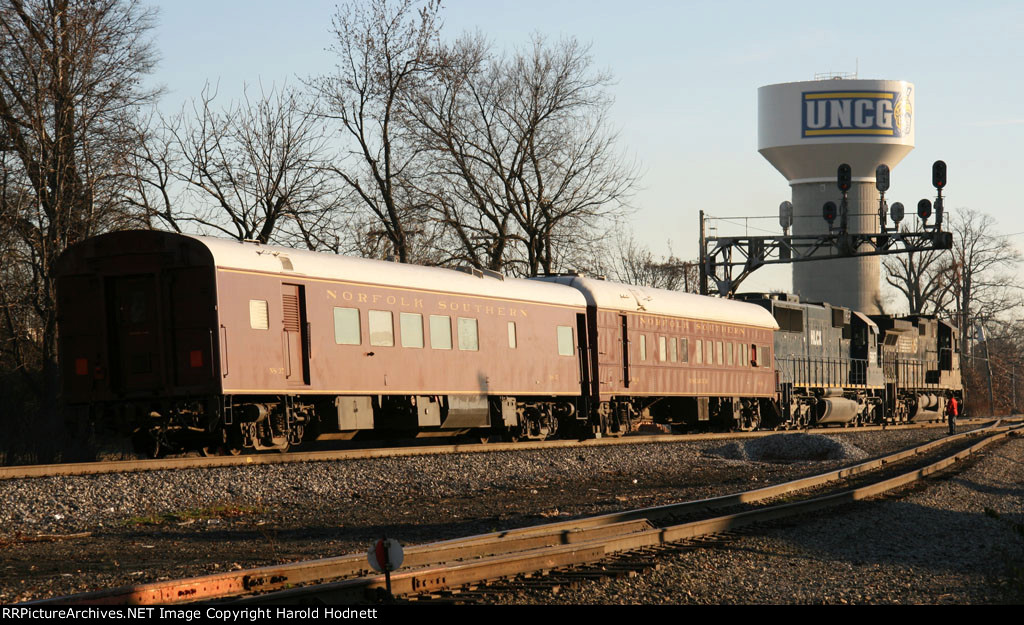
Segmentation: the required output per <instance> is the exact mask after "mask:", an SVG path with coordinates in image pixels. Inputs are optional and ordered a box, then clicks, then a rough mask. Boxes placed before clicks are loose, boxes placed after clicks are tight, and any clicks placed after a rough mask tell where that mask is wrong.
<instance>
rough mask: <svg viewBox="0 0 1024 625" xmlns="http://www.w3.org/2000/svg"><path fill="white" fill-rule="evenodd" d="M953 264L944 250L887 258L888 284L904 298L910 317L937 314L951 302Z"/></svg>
mask: <svg viewBox="0 0 1024 625" xmlns="http://www.w3.org/2000/svg"><path fill="white" fill-rule="evenodd" d="M902 229H903V231H904V232H906V231H907V228H906V227H905V226H904V227H903V228H902ZM951 263H952V257H951V256H950V254H949V253H948V252H946V251H944V250H932V251H928V252H919V253H918V252H915V253H912V254H897V255H893V256H886V257H885V260H884V261H883V265H884V266H885V271H886V276H885V281H886V282H888V283H889V284H890V285H892V286H893V287H894V288H895V289H896V290H897V291H899V292H900V293H901V294H902V295H903V297H904V298H905V299H906V302H907V307H908V310H909V312H910V314H912V315H916V314H937V313H938V312H940V311H944V310H946V308H947V307H948V305H949V304H950V303H951V298H952V293H951V288H952V284H951V282H950V279H949V278H950V271H949V270H950V267H951Z"/></svg>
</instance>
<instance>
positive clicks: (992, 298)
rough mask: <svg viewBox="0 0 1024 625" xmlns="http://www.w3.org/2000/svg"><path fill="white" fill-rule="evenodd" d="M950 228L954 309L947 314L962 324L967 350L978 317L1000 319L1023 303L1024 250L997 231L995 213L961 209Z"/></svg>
mask: <svg viewBox="0 0 1024 625" xmlns="http://www.w3.org/2000/svg"><path fill="white" fill-rule="evenodd" d="M949 230H950V232H952V233H953V249H952V250H951V252H952V259H951V262H950V264H949V268H948V270H947V278H946V279H947V280H948V281H949V283H950V285H951V286H950V292H951V296H952V302H951V308H952V310H947V311H946V316H949V317H951V318H953V319H954V320H955V322H956V323H957V325H959V327H960V336H961V345H963V346H964V349H965V350H966V349H967V346H968V342H967V338H968V337H969V336H971V334H972V332H973V328H972V326H973V325H974V324H975V323H976V322H977V321H979V320H992V319H997V318H999V317H1000V316H1001V315H1003V314H1004V313H1006V312H1008V311H1010V310H1012V309H1013V308H1015V307H1017V306H1020V305H1021V303H1022V300H1021V290H1020V287H1019V286H1018V284H1017V280H1016V278H1015V270H1016V268H1017V266H1018V265H1019V264H1020V261H1021V254H1020V251H1018V250H1017V248H1015V247H1014V246H1013V245H1012V244H1010V243H1009V242H1008V241H1007V240H1006V238H1005V237H1003V236H1000V235H999V234H998V233H997V232H996V221H995V219H993V218H992V216H991V215H987V214H984V213H980V212H978V211H974V210H971V209H961V210H958V211H957V212H956V213H954V215H952V216H951V217H950V219H949ZM940 314H941V313H940Z"/></svg>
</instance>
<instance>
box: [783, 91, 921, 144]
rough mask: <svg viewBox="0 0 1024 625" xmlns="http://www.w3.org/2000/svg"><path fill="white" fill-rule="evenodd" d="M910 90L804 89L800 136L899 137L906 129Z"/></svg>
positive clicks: (909, 106) (907, 128)
mask: <svg viewBox="0 0 1024 625" xmlns="http://www.w3.org/2000/svg"><path fill="white" fill-rule="evenodd" d="M911 114H912V111H911V105H910V90H909V89H908V90H907V94H906V95H905V96H904V95H903V94H901V93H899V92H898V91H805V92H804V93H803V136H804V137H837V136H857V135H867V136H883V137H902V136H903V135H905V134H907V133H909V132H910V120H911Z"/></svg>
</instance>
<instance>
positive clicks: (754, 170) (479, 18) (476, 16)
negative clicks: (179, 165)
mask: <svg viewBox="0 0 1024 625" xmlns="http://www.w3.org/2000/svg"><path fill="white" fill-rule="evenodd" d="M155 4H156V5H157V6H159V9H160V16H159V27H158V29H157V31H156V33H155V43H156V46H157V48H158V50H159V51H160V54H161V59H162V60H161V63H160V65H159V67H158V69H157V73H156V74H155V75H154V76H153V80H154V81H155V82H158V83H161V84H163V85H165V86H166V88H167V89H168V93H167V96H166V97H165V101H164V108H165V109H167V110H174V109H176V108H177V107H179V106H180V104H181V102H182V101H184V100H186V99H188V98H191V97H195V96H197V95H199V92H200V90H201V89H202V86H203V84H204V83H205V82H206V81H207V80H210V81H218V80H219V82H220V94H221V95H222V96H223V97H224V98H226V99H227V98H235V97H238V96H239V95H240V94H241V89H242V84H243V83H249V84H254V85H255V84H258V83H259V82H261V81H262V83H263V84H264V85H269V84H274V83H277V84H280V83H282V82H284V81H289V82H291V83H298V80H297V78H296V77H302V76H309V75H315V74H319V73H324V72H327V71H330V69H331V67H332V64H333V59H332V57H331V55H330V53H329V52H327V51H326V48H328V47H329V46H330V44H331V35H330V32H329V29H330V22H331V17H332V15H333V14H334V13H335V5H336V2H325V1H321V0H294V1H293V2H287V3H286V2H281V1H280V0H275V1H269V0H246V1H242V0H206V1H204V2H198V1H196V0H174V1H167V2H157V3H155ZM443 16H444V22H445V27H444V36H445V37H446V38H454V37H456V36H458V35H459V34H461V33H462V32H464V31H467V30H479V31H480V32H482V33H483V34H485V35H487V36H488V37H490V38H491V39H492V40H493V41H494V42H495V44H497V45H500V46H507V47H513V46H517V45H523V44H525V43H526V42H528V40H529V38H530V35H531V34H532V33H541V34H544V35H547V36H549V37H550V38H552V39H557V38H559V37H562V36H566V37H575V38H576V39H578V40H580V41H582V42H585V43H590V44H591V45H592V56H593V61H594V66H595V67H597V68H602V69H607V70H609V71H610V72H611V73H612V74H613V75H614V76H615V80H616V84H615V85H614V87H613V89H612V95H613V96H614V98H615V104H614V106H613V108H612V120H613V123H614V124H615V126H616V127H617V128H618V129H619V131H620V147H621V148H622V149H623V150H625V151H626V153H627V154H629V155H630V156H631V157H634V158H636V159H637V160H638V161H639V162H640V164H641V165H642V167H643V171H644V176H643V180H642V187H643V188H642V190H641V191H640V192H639V193H638V194H637V195H636V196H635V197H634V199H633V204H634V206H635V207H636V212H635V213H634V216H633V219H632V226H633V229H634V231H635V233H636V235H637V238H638V240H640V241H641V242H643V243H645V244H647V245H648V246H650V247H651V248H652V249H653V250H654V251H656V252H658V253H664V252H665V251H667V241H668V240H671V241H672V247H673V250H674V251H675V253H676V254H677V255H679V256H683V257H688V258H693V257H695V256H696V254H697V228H698V211H700V210H701V209H704V210H705V211H707V212H709V213H711V214H714V215H720V216H724V215H730V216H732V215H763V216H766V217H769V218H770V219H767V220H764V221H760V222H753V223H756V224H757V225H758V226H759V227H764V228H767V229H770V230H772V231H773V232H778V222H777V219H776V218H775V216H776V214H777V207H778V204H779V202H781V201H782V200H786V199H789V197H790V191H789V187H788V185H787V183H786V181H785V179H784V178H783V177H782V176H781V175H780V174H779V173H778V172H777V171H776V170H775V169H774V168H773V167H772V166H771V165H769V164H768V162H767V161H765V160H764V159H763V158H762V157H761V156H760V155H759V154H758V153H757V88H758V87H760V86H763V85H768V84H773V83H779V82H793V81H800V80H811V79H813V78H814V75H815V74H817V73H824V72H854V71H857V72H858V74H859V77H860V78H867V79H876V78H880V79H892V80H906V81H908V82H911V83H914V85H915V92H916V106H915V124H916V131H915V134H916V137H915V138H916V148H915V149H914V150H913V151H912V152H911V153H910V155H909V156H908V157H907V158H906V159H905V160H904V161H903V162H902V163H901V164H900V165H899V166H897V167H895V168H894V169H893V174H892V186H891V189H890V192H889V193H888V194H887V197H888V198H889V200H890V203H891V202H893V201H902V202H903V203H904V204H905V205H907V206H908V207H913V206H915V205H916V203H917V200H918V199H920V198H922V197H929V198H931V197H933V196H934V191H933V189H932V187H931V184H930V183H931V174H930V172H931V163H932V162H933V161H934V160H936V159H940V158H941V159H943V160H945V161H946V163H947V164H948V167H949V183H948V186H947V192H946V194H945V195H946V197H947V198H948V200H947V202H946V206H947V210H950V209H952V210H955V209H956V208H959V207H971V208H974V209H976V210H979V211H982V212H985V213H989V214H991V215H992V216H993V217H995V218H996V219H997V221H998V222H999V228H1000V230H1001V231H1002V232H1003V233H1005V234H1011V233H1022V234H1021V236H1014V237H1011V239H1010V240H1011V241H1013V242H1015V243H1017V244H1018V245H1020V244H1022V243H1024V211H1021V210H1020V209H1018V208H1017V206H1019V204H1020V202H1019V201H1015V200H1014V199H1013V198H1014V191H1015V189H1014V185H1015V183H1016V182H1017V181H1018V180H1020V179H1021V178H1024V176H1022V174H1024V79H1022V72H1021V68H1020V66H1021V64H1022V61H1024V55H1022V53H1021V43H1022V42H1024V2H1019V1H1006V2H997V1H985V0H982V1H980V2H977V3H972V4H970V5H969V8H968V4H967V3H963V2H942V1H932V2H924V1H922V2H919V1H905V2H898V3H878V2H859V3H858V2H852V3H839V4H836V3H830V2H826V1H824V0H822V1H819V2H814V3H811V2H783V1H775V2H753V1H751V2H741V1H710V0H707V1H703V2H683V1H675V2H672V1H667V0H657V1H655V0H633V1H631V2H621V1H611V0H590V1H583V0H515V1H508V2H499V1H496V0H445V1H444V11H443ZM724 233H725V232H723V234H724ZM733 233H736V231H734V232H733ZM751 234H758V232H754V231H752V232H751ZM754 276H755V277H754V278H752V279H750V280H748V282H747V283H746V284H745V285H744V287H745V289H755V288H757V289H789V288H790V284H789V277H788V272H787V271H770V270H761V271H759V272H757V273H755V274H754Z"/></svg>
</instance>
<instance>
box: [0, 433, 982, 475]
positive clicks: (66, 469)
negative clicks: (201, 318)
mask: <svg viewBox="0 0 1024 625" xmlns="http://www.w3.org/2000/svg"><path fill="white" fill-rule="evenodd" d="M991 422H992V419H991V418H985V419H973V420H962V421H959V422H958V423H959V424H960V425H972V424H973V425H980V424H986V423H991ZM937 427H946V425H945V424H944V423H909V424H900V425H889V426H886V427H885V428H883V427H882V426H864V427H860V428H818V429H811V430H785V431H775V430H764V431H758V432H715V433H702V434H659V435H650V436H644V435H640V436H624V437H620V438H601V439H585V440H581V441H580V440H551V441H520V442H516V443H463V444H452V445H417V446H408V447H380V448H372V449H344V450H331V451H305V452H291V453H283V454H282V453H261V454H250V455H242V456H215V457H209V458H200V457H180V458H159V459H145V460H108V461H101V462H78V463H67V464H34V465H17V466H8V467H0V480H10V479H20V478H30V477H54V476H58V475H98V474H102V473H133V472H142V471H164V470H177V469H195V468H209V467H234V466H246V465H257V464H289V463H296V462H333V461H338V460H360V459H367V458H389V457H400V456H430V455H439V454H454V453H489V452H494V451H517V450H526V449H554V448H560V447H600V446H605V445H635V444H641V443H673V442H681V441H693V440H714V439H737V438H757V437H762V436H771V435H775V434H835V433H847V432H870V431H881V430H883V429H886V428H887V429H890V430H893V429H918V428H937Z"/></svg>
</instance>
